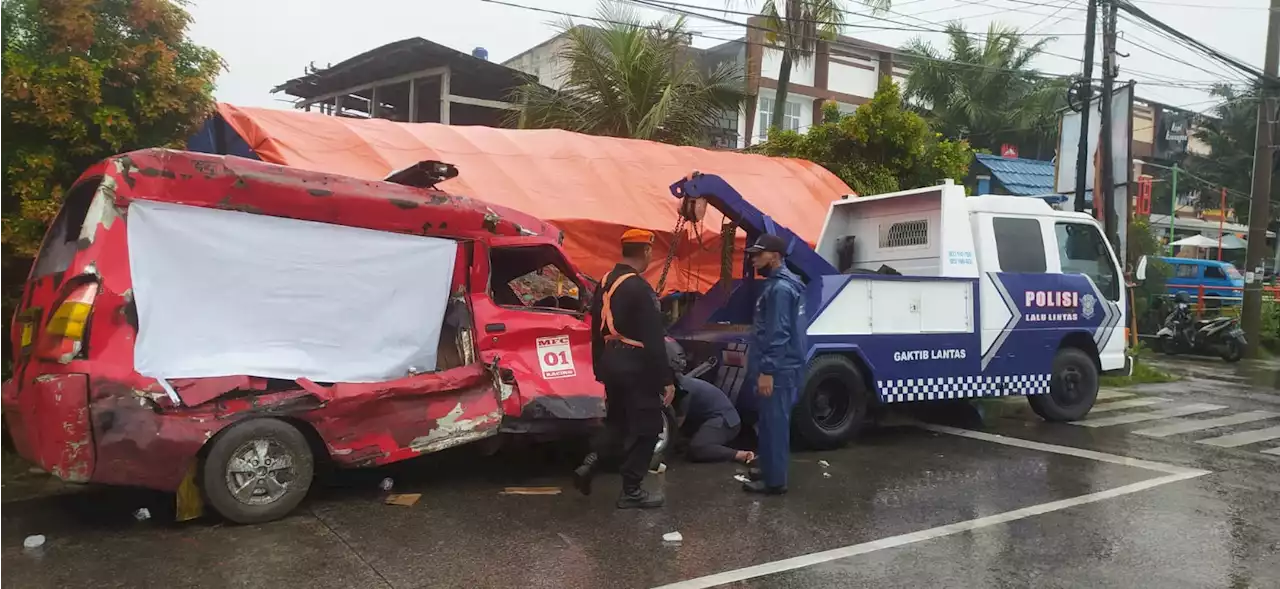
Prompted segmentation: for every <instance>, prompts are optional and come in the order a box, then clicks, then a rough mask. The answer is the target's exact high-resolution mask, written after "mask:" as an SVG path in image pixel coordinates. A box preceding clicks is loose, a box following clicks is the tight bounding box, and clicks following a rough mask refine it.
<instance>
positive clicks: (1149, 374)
mask: <svg viewBox="0 0 1280 589" xmlns="http://www.w3.org/2000/svg"><path fill="white" fill-rule="evenodd" d="M1176 380H1178V377H1176V376H1174V375H1172V374H1168V373H1166V372H1162V371H1160V370H1157V369H1155V368H1153V367H1152V366H1150V365H1149V364H1146V363H1144V362H1143V361H1142V359H1141V358H1139V357H1137V356H1135V357H1134V358H1133V374H1131V375H1129V376H1110V375H1103V376H1102V378H1101V379H1100V384H1101V385H1102V386H1103V387H1108V388H1120V387H1130V386H1133V385H1139V384H1159V383H1165V382H1174V381H1176Z"/></svg>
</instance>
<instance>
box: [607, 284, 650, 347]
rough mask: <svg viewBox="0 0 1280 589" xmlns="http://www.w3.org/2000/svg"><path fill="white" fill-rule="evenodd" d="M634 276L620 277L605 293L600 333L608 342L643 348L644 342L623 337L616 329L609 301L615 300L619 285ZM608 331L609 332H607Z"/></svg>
mask: <svg viewBox="0 0 1280 589" xmlns="http://www.w3.org/2000/svg"><path fill="white" fill-rule="evenodd" d="M632 276H635V273H627V274H623V275H622V276H619V277H618V278H617V280H614V281H613V284H612V285H610V286H609V292H607V293H605V295H604V301H603V302H602V303H601V304H600V319H601V321H600V323H601V324H602V325H600V333H602V334H604V341H606V342H622V343H624V344H626V345H628V346H634V347H637V348H643V347H644V343H643V342H639V341H636V340H633V339H631V338H629V337H626V336H624V335H621V334H619V333H618V330H616V329H614V327H613V309H611V308H610V307H609V301H610V300H611V299H613V292H614V291H616V290H618V285H619V284H622V281H624V280H626V279H628V278H631V277H632ZM606 329H607V330H608V331H605V330H606Z"/></svg>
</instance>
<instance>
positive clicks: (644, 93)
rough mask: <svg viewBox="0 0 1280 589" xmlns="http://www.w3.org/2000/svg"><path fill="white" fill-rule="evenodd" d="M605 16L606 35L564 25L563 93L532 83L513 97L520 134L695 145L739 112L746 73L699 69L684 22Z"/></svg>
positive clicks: (608, 12)
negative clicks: (553, 131)
mask: <svg viewBox="0 0 1280 589" xmlns="http://www.w3.org/2000/svg"><path fill="white" fill-rule="evenodd" d="M600 13H601V16H600V19H599V20H600V22H604V23H610V24H607V25H605V27H604V28H597V27H589V26H572V25H571V24H570V23H565V24H564V25H563V26H562V31H563V33H564V34H565V37H566V39H567V40H568V43H566V44H565V46H564V49H562V50H561V52H560V54H559V55H558V56H557V57H558V59H560V60H561V61H563V62H564V63H566V64H568V68H567V69H566V70H565V72H564V73H563V74H562V76H561V79H560V80H558V81H559V82H560V88H559V89H558V90H552V89H550V88H547V87H545V86H542V85H540V84H537V83H536V82H531V83H528V84H526V85H524V86H521V87H519V88H517V89H516V90H515V91H514V92H513V94H514V96H513V97H512V100H513V101H514V102H516V103H517V104H521V105H523V106H524V108H523V110H522V111H520V112H519V113H517V114H516V115H515V117H516V120H515V121H514V122H516V123H517V125H518V126H519V127H521V128H558V129H567V130H570V131H577V132H580V133H589V134H592V135H607V136H611V137H630V138H634V139H653V140H657V141H664V142H669V143H682V144H694V143H703V142H705V141H706V138H707V136H708V133H709V132H710V131H711V130H712V129H713V128H714V127H715V125H716V122H717V121H718V120H719V119H720V118H721V117H723V116H724V115H725V113H726V111H727V112H729V113H736V112H737V111H738V109H739V108H740V107H741V104H742V100H743V98H744V93H743V87H744V85H743V77H742V73H741V71H739V70H737V69H734V68H733V67H731V66H729V65H727V64H723V65H718V66H716V67H714V68H711V69H709V70H707V71H704V70H703V69H702V68H700V66H699V64H698V62H697V60H696V59H695V58H694V56H693V53H692V52H691V51H690V49H689V44H688V39H689V34H688V33H687V32H686V31H685V26H684V20H683V19H679V20H676V21H675V22H673V23H663V22H656V23H648V24H646V23H644V22H642V21H640V20H639V19H638V18H637V17H636V16H635V14H634V13H633V12H631V11H630V10H627V9H624V8H620V7H618V6H616V5H610V4H603V5H602V6H601V9H600Z"/></svg>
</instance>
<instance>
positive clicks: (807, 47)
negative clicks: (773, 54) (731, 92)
mask: <svg viewBox="0 0 1280 589" xmlns="http://www.w3.org/2000/svg"><path fill="white" fill-rule="evenodd" d="M861 2H862V3H863V4H866V5H867V6H870V7H872V8H873V9H874V10H875V11H877V12H879V11H882V10H888V9H889V7H890V5H891V4H892V0H861ZM844 4H845V3H844V2H843V1H842V0H781V6H779V0H765V2H764V5H763V6H762V7H761V10H760V13H761V14H762V15H763V16H764V17H765V27H766V28H768V32H766V33H765V40H767V41H768V42H769V43H770V44H772V45H775V46H777V48H778V49H779V50H781V51H782V64H781V65H780V66H779V68H778V88H777V90H776V91H775V92H776V98H774V102H773V103H774V105H775V106H774V108H773V115H772V117H773V118H772V119H771V120H770V122H769V126H770V127H773V128H778V129H781V128H782V117H783V114H784V113H785V109H784V108H783V107H782V105H784V104H786V103H787V89H788V87H789V86H790V84H791V65H792V64H793V63H806V62H808V61H809V60H811V59H813V54H814V51H816V50H817V47H818V43H819V42H821V41H831V40H834V39H835V38H836V37H837V36H839V35H840V27H841V26H842V25H843V24H844V22H845V15H846V14H847V13H848V11H846V10H845V6H844ZM779 8H782V10H781V11H780V10H779Z"/></svg>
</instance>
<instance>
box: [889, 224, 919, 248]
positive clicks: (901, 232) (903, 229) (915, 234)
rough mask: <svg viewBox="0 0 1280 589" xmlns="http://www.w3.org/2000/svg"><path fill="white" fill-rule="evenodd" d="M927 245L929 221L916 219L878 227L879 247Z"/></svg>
mask: <svg viewBox="0 0 1280 589" xmlns="http://www.w3.org/2000/svg"><path fill="white" fill-rule="evenodd" d="M919 245H929V221H928V220H927V219H916V220H913V221H898V222H897V223H893V224H892V225H889V226H888V227H885V226H884V225H881V226H880V247H882V248H890V247H908V246H919Z"/></svg>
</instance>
